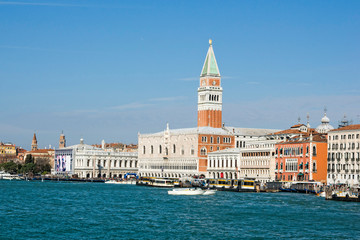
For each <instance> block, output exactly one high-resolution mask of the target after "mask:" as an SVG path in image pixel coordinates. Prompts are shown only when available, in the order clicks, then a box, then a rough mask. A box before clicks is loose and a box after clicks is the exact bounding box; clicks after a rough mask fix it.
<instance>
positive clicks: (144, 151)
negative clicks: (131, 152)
mask: <svg viewBox="0 0 360 240" xmlns="http://www.w3.org/2000/svg"><path fill="white" fill-rule="evenodd" d="M143 154H145V146H143Z"/></svg>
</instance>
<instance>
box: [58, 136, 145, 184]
mask: <svg viewBox="0 0 360 240" xmlns="http://www.w3.org/2000/svg"><path fill="white" fill-rule="evenodd" d="M53 166H54V170H53V174H55V175H77V176H78V177H80V178H100V177H101V178H123V177H124V175H125V174H126V173H138V160H137V153H135V152H116V151H113V150H111V149H103V148H98V147H94V146H91V145H87V144H84V140H83V139H81V140H80V144H77V145H73V146H69V147H65V148H60V149H56V150H55V162H54V165H53Z"/></svg>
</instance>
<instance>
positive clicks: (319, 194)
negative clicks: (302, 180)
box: [316, 192, 326, 198]
mask: <svg viewBox="0 0 360 240" xmlns="http://www.w3.org/2000/svg"><path fill="white" fill-rule="evenodd" d="M316 196H318V197H323V198H324V197H325V196H326V194H325V192H319V193H317V194H316Z"/></svg>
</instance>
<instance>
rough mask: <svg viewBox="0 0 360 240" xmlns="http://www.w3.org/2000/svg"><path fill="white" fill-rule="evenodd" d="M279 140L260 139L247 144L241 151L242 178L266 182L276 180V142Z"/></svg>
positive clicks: (240, 174)
mask: <svg viewBox="0 0 360 240" xmlns="http://www.w3.org/2000/svg"><path fill="white" fill-rule="evenodd" d="M277 142H278V140H267V139H264V140H258V141H252V142H250V143H248V144H246V146H245V148H243V149H241V152H240V173H239V177H240V178H254V179H256V181H259V182H262V183H265V182H269V181H274V180H275V144H276V143H277Z"/></svg>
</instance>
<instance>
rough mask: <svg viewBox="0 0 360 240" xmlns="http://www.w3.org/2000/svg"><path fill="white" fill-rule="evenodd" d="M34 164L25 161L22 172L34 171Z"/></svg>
mask: <svg viewBox="0 0 360 240" xmlns="http://www.w3.org/2000/svg"><path fill="white" fill-rule="evenodd" d="M35 169H36V165H35V164H34V163H26V164H24V165H23V166H22V168H21V172H22V173H35V172H36V171H35Z"/></svg>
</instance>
